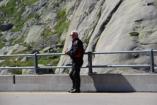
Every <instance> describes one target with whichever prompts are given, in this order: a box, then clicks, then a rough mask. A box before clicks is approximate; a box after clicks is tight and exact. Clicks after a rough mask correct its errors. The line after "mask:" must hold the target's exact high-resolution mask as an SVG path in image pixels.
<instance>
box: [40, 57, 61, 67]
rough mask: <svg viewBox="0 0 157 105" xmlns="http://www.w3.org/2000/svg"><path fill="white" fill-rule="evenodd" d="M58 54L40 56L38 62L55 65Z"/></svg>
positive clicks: (57, 60)
mask: <svg viewBox="0 0 157 105" xmlns="http://www.w3.org/2000/svg"><path fill="white" fill-rule="evenodd" d="M59 58H60V57H59V56H52V57H40V58H39V64H43V65H53V66H55V65H57V64H58V62H59Z"/></svg>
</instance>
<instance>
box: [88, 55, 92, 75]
mask: <svg viewBox="0 0 157 105" xmlns="http://www.w3.org/2000/svg"><path fill="white" fill-rule="evenodd" d="M88 68H89V71H88V74H89V75H90V74H92V73H93V70H92V52H88Z"/></svg>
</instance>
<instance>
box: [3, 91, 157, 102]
mask: <svg viewBox="0 0 157 105" xmlns="http://www.w3.org/2000/svg"><path fill="white" fill-rule="evenodd" d="M0 105H157V93H136V92H135V93H66V92H0Z"/></svg>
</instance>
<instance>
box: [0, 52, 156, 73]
mask: <svg viewBox="0 0 157 105" xmlns="http://www.w3.org/2000/svg"><path fill="white" fill-rule="evenodd" d="M125 53H144V54H147V55H149V56H150V64H142V65H141V64H139V65H118V64H117V65H109V64H108V65H93V64H92V54H94V55H99V54H125ZM154 53H157V50H153V49H150V50H142V51H112V52H86V53H85V54H86V55H87V56H88V66H86V67H82V68H89V73H92V68H109V67H136V68H150V69H151V71H152V72H154V68H157V66H155V65H154ZM60 55H65V54H64V53H44V54H37V53H36V54H12V55H0V57H15V56H29V57H32V58H34V66H27V67H0V69H35V70H37V69H44V68H45V69H56V68H71V67H72V66H42V67H39V66H38V57H39V56H60Z"/></svg>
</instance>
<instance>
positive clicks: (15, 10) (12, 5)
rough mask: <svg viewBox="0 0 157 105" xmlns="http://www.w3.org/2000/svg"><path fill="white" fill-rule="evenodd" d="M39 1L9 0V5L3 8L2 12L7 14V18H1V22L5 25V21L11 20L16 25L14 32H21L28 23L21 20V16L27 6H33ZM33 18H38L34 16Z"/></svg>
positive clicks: (0, 8)
mask: <svg viewBox="0 0 157 105" xmlns="http://www.w3.org/2000/svg"><path fill="white" fill-rule="evenodd" d="M37 1H38V0H22V1H17V0H9V2H8V3H7V5H4V6H1V7H0V11H1V12H2V13H4V14H5V17H0V22H1V23H3V22H4V21H5V20H9V21H10V22H12V23H13V24H14V26H15V27H14V28H13V29H12V31H13V32H17V31H20V30H21V29H22V27H23V25H24V23H25V22H26V20H23V19H21V15H22V13H23V12H24V10H25V7H26V6H29V5H32V4H33V3H35V2H37ZM33 17H38V16H37V15H34V16H33Z"/></svg>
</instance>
